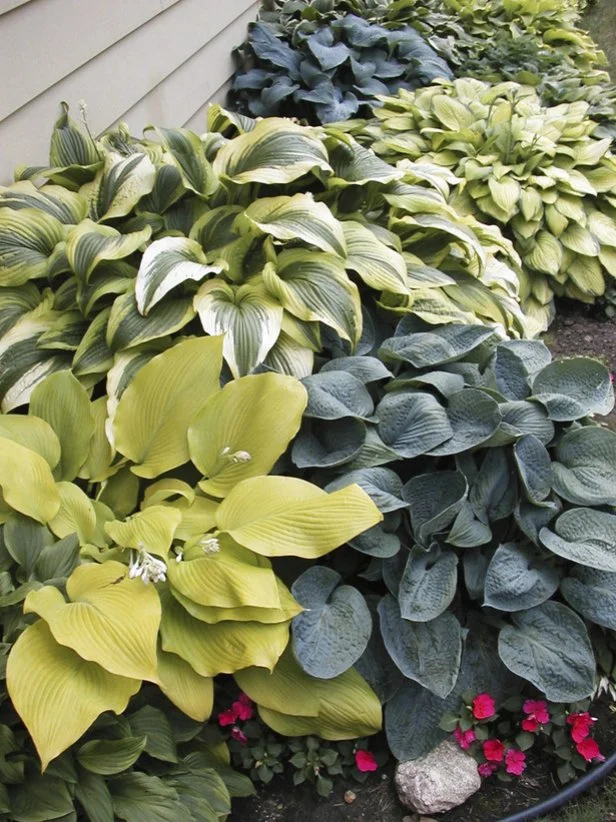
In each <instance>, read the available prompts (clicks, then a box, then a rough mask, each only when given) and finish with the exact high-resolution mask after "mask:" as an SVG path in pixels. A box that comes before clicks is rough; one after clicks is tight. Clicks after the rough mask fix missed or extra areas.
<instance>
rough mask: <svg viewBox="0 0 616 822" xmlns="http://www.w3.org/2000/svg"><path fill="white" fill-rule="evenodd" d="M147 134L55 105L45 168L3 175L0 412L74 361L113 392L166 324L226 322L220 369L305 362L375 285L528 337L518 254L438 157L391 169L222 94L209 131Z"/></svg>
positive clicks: (444, 314)
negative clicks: (253, 116)
mask: <svg viewBox="0 0 616 822" xmlns="http://www.w3.org/2000/svg"><path fill="white" fill-rule="evenodd" d="M232 135H235V136H232ZM155 136H156V140H149V139H142V140H136V139H134V138H132V137H130V135H129V134H128V132H127V131H126V129H125V127H120V129H119V130H118V131H117V132H112V133H110V134H107V135H105V136H104V137H102V138H101V139H100V140H97V141H93V140H92V139H91V138H90V137H89V136H88V135H87V134H85V133H83V132H82V131H81V130H80V129H79V128H78V127H77V126H76V125H75V124H74V123H73V122H72V121H70V120H69V119H68V116H67V114H66V113H65V114H64V115H63V116H62V118H60V120H59V121H58V123H57V124H56V129H55V131H54V137H53V142H52V152H51V157H50V161H51V167H50V168H40V167H39V168H22V169H20V170H19V172H18V177H19V180H18V182H16V183H15V184H13V185H11V186H8V187H5V188H1V189H0V374H1V375H0V396H1V398H2V408H3V410H4V411H8V410H11V409H13V408H15V407H18V406H20V405H23V404H25V403H27V401H28V399H29V397H30V394H31V392H32V390H33V388H34V386H36V384H37V383H38V382H39V381H40V380H41V379H43V378H44V377H45V375H47V374H49V373H52V372H55V371H61V370H64V369H68V368H71V369H72V371H73V373H74V374H75V375H76V376H77V377H78V378H79V379H80V381H81V382H82V383H83V384H84V385H85V386H86V387H92V386H93V385H94V384H96V383H97V382H99V381H101V380H103V379H105V377H106V376H107V373H108V372H109V376H108V385H107V392H108V394H109V396H113V395H114V392H115V391H116V389H117V388H118V385H119V386H120V390H121V385H122V383H121V374H122V372H123V371H124V369H129V370H130V371H132V370H134V369H135V368H137V367H140V366H141V365H142V364H143V363H144V362H145V361H147V359H148V358H149V357H151V356H152V354H153V353H155V352H159V351H161V350H163V349H164V348H167V347H169V346H170V345H172V344H173V341H174V339H175V337H176V336H177V335H178V334H180V333H181V334H204V333H205V334H214V335H216V334H224V335H225V344H224V350H223V354H224V358H225V360H226V363H227V365H228V367H229V369H230V371H231V374H232V375H233V376H236V377H237V376H241V375H246V374H249V373H251V372H252V371H254V370H255V369H256V368H266V369H270V370H271V369H273V370H276V371H280V372H282V373H287V374H293V375H296V376H299V377H304V376H306V375H308V374H310V373H311V371H312V367H313V361H314V355H315V353H316V352H320V351H321V349H322V347H323V345H325V343H324V342H322V341H321V335H322V332H323V331H324V329H327V330H328V333H329V334H330V337H332V336H333V338H334V340H337V341H338V342H337V344H340V345H343V346H346V347H347V350H349V351H351V350H353V349H354V348H355V346H356V345H357V343H358V341H359V339H360V338H361V336H362V324H363V316H362V300H363V303H364V305H365V306H366V307H367V308H368V309H370V307H371V305H372V304H373V302H374V300H373V298H372V297H371V296H370V294H371V293H372V294H374V298H376V300H377V301H378V302H379V303H380V304H381V305H383V306H385V307H388V308H391V309H393V310H394V311H397V312H398V313H402V312H412V313H415V314H418V315H419V316H421V317H423V318H424V319H427V320H428V321H434V322H449V321H454V320H456V321H464V322H483V323H486V324H489V325H495V326H499V327H500V328H501V329H502V330H503V331H504V332H506V333H509V334H511V335H513V336H520V335H524V334H525V333H526V332H527V329H526V326H525V322H524V317H523V315H522V313H521V310H520V308H519V305H518V298H517V277H516V276H515V271H514V270H515V267H516V265H517V258H516V255H515V253H514V252H513V251H512V249H511V247H510V246H509V245H508V244H507V243H506V242H505V241H503V239H502V237H501V236H500V234H499V232H498V231H496V230H493V229H487V228H485V227H483V226H481V225H480V224H479V223H477V222H476V221H474V220H473V219H472V218H469V217H464V216H461V215H460V214H459V213H457V212H456V211H455V210H454V209H453V208H452V207H450V206H448V205H447V203H446V200H445V195H446V193H447V192H448V190H449V186H450V185H451V184H452V183H453V182H454V180H453V178H452V177H451V175H447V174H444V173H443V172H442V170H440V169H439V168H438V167H437V166H429V165H425V164H418V165H413V164H406V165H404V164H403V165H401V166H400V168H398V169H396V168H392V167H391V166H389V165H387V164H386V163H384V162H383V161H382V160H380V159H379V158H378V157H376V156H375V155H374V154H373V153H372V152H371V151H369V150H367V149H364V148H362V147H361V146H359V145H358V144H357V143H356V142H355V141H354V140H353V139H352V138H351V137H349V136H346V135H344V134H343V133H341V132H340V131H337V130H331V129H330V130H328V131H325V130H323V129H315V128H307V127H302V126H299V125H297V124H295V123H293V122H291V121H288V120H282V119H269V120H264V121H261V122H259V123H257V122H255V121H253V120H250V119H248V118H243V117H241V116H239V115H232V114H227V113H226V112H224V111H222V110H221V109H219V108H217V107H214V108H212V110H211V113H210V133H209V134H207V135H206V136H205V137H204V138H203V139H202V138H200V137H198V136H197V135H196V134H194V133H192V132H190V131H186V130H184V129H175V130H173V129H157V130H156V135H155ZM40 177H43V178H47V182H46V183H45V184H44V185H42V186H41V187H39V188H37V187H35V186H34V185H33V183H32V182H31V181H30V178H40ZM328 344H329V342H328ZM118 381H120V382H119V383H118Z"/></svg>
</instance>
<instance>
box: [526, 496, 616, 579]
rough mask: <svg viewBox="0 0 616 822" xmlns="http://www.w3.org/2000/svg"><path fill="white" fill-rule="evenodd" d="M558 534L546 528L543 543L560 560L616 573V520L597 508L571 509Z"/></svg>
mask: <svg viewBox="0 0 616 822" xmlns="http://www.w3.org/2000/svg"><path fill="white" fill-rule="evenodd" d="M553 527H554V531H550V530H549V529H548V528H542V529H541V531H540V532H539V539H540V540H541V542H542V543H543V545H545V547H546V548H549V549H550V551H552V552H553V553H555V554H557V555H558V556H559V557H564V558H565V559H568V560H571V561H572V562H577V563H579V564H580V565H587V566H588V567H589V568H596V569H597V570H598V571H609V572H616V516H615V515H614V514H608V513H606V512H604V511H596V510H595V509H594V508H571V509H570V510H569V511H565V513H564V514H561V515H560V516H559V517H558V519H557V520H556V522H555V524H554V526H553Z"/></svg>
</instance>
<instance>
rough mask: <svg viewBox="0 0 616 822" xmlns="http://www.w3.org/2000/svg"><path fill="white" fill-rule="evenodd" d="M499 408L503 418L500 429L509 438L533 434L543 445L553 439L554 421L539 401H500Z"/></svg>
mask: <svg viewBox="0 0 616 822" xmlns="http://www.w3.org/2000/svg"><path fill="white" fill-rule="evenodd" d="M499 408H500V412H501V415H502V418H503V419H502V422H501V425H500V431H501V432H504V433H505V434H507V435H508V436H510V437H511V439H517V438H518V437H521V436H522V435H523V434H533V435H534V436H535V437H537V439H538V440H539V441H540V442H542V443H543V444H544V445H548V444H549V443H550V442H552V440H553V439H554V423H553V422H552V420H550V419H549V418H548V412H547V411H546V409H545V408H544V407H543V405H541V404H540V403H538V402H527V401H526V400H512V401H511V402H501V403H500V404H499Z"/></svg>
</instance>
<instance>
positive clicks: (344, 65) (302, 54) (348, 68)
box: [231, 4, 453, 123]
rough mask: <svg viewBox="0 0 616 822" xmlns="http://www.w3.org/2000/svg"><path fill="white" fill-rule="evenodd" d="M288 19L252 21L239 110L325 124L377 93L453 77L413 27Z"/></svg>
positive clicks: (238, 83)
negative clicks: (274, 21) (284, 22)
mask: <svg viewBox="0 0 616 822" xmlns="http://www.w3.org/2000/svg"><path fill="white" fill-rule="evenodd" d="M300 8H301V4H300ZM311 8H312V6H309V5H307V6H306V7H305V9H304V10H303V11H304V12H305V11H307V10H308V9H311ZM298 11H299V9H298ZM298 17H299V15H298ZM283 19H284V18H283ZM291 21H293V18H291ZM291 21H289V22H287V24H286V25H280V24H278V25H276V24H271V23H268V22H265V21H258V22H256V23H252V24H251V26H250V29H249V35H248V39H247V41H246V43H244V45H243V46H242V47H241V48H240V49H239V50H238V56H239V59H240V62H241V69H240V70H239V71H238V72H237V73H236V74H235V76H234V79H233V85H232V89H231V100H232V105H233V107H234V108H237V109H238V110H239V111H243V112H244V113H246V114H252V115H258V116H268V115H278V114H284V115H288V116H295V117H300V118H303V119H305V120H308V121H309V122H311V123H327V122H331V121H333V120H345V119H348V118H349V117H352V116H354V115H356V114H358V113H359V114H362V115H365V114H368V113H369V112H370V105H371V104H372V105H374V104H375V103H376V96H377V95H379V94H392V93H395V92H396V91H397V90H398V89H399V88H418V87H419V86H424V85H428V84H429V83H430V82H432V80H434V79H436V78H437V77H442V78H445V79H451V78H452V77H453V75H452V73H451V70H450V69H449V67H448V65H447V63H445V61H444V60H443V59H442V58H441V57H439V56H438V55H437V54H436V53H435V52H434V51H433V50H432V49H431V48H430V46H429V45H427V43H426V42H425V41H424V40H423V38H422V37H421V35H419V34H418V33H417V32H416V31H415V29H413V28H411V27H410V26H405V27H403V28H401V29H397V30H395V31H392V30H389V29H386V28H384V27H383V26H379V25H378V24H376V23H372V24H370V23H368V22H367V21H366V20H364V19H363V18H362V17H358V16H357V15H354V14H346V15H341V16H336V17H335V19H333V20H325V21H322V22H320V21H319V20H312V19H306V18H305V17H304V19H301V20H299V21H293V22H294V23H295V25H292V22H291Z"/></svg>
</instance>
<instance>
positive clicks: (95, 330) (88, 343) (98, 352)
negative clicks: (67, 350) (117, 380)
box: [71, 308, 113, 377]
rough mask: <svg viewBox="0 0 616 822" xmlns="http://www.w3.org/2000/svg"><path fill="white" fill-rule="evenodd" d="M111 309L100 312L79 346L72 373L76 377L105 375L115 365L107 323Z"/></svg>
mask: <svg viewBox="0 0 616 822" xmlns="http://www.w3.org/2000/svg"><path fill="white" fill-rule="evenodd" d="M110 316H111V308H105V309H104V310H103V311H100V312H99V313H98V314H97V315H96V316H95V317H94V319H93V320H92V322H91V323H90V325H89V327H88V330H87V331H86V333H85V334H84V335H83V337H82V339H81V342H80V343H79V345H78V346H77V350H76V351H75V355H74V357H73V362H72V365H71V371H72V372H73V374H75V376H76V377H86V376H89V375H92V374H95V375H98V374H101V375H104V374H106V373H107V371H109V369H110V368H111V366H112V365H113V352H112V351H111V349H110V348H109V346H108V345H107V323H108V322H109V317H110Z"/></svg>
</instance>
